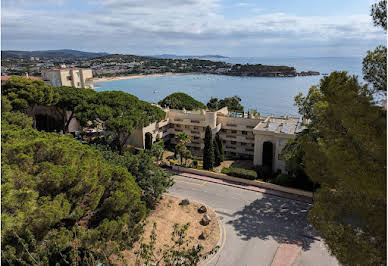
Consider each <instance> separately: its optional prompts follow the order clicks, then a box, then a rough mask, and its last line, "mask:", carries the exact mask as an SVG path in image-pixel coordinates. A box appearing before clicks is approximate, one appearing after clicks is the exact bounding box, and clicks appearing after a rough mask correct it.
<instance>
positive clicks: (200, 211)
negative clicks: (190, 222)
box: [198, 205, 207, 213]
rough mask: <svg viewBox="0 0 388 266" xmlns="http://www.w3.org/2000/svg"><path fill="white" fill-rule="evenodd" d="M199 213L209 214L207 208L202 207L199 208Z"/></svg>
mask: <svg viewBox="0 0 388 266" xmlns="http://www.w3.org/2000/svg"><path fill="white" fill-rule="evenodd" d="M198 212H199V213H205V212H207V209H206V206H204V205H202V206H201V207H199V208H198Z"/></svg>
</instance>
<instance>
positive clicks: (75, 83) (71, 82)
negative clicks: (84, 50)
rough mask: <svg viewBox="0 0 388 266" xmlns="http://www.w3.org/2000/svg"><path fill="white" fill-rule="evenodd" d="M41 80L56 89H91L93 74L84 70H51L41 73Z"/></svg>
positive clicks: (88, 70) (89, 70)
mask: <svg viewBox="0 0 388 266" xmlns="http://www.w3.org/2000/svg"><path fill="white" fill-rule="evenodd" d="M42 79H43V80H44V81H45V82H47V83H49V84H51V85H53V86H56V87H59V86H70V87H76V88H89V89H93V88H94V87H93V73H92V70H91V69H85V68H52V69H47V70H43V71H42Z"/></svg>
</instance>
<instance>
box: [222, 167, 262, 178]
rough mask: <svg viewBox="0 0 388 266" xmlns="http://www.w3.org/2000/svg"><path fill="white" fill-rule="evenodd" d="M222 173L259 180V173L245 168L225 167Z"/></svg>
mask: <svg viewBox="0 0 388 266" xmlns="http://www.w3.org/2000/svg"><path fill="white" fill-rule="evenodd" d="M221 173H223V174H227V175H230V176H235V177H240V178H244V179H249V180H255V179H257V173H256V172H255V171H253V170H247V169H243V168H234V167H229V168H227V167H224V168H222V170H221Z"/></svg>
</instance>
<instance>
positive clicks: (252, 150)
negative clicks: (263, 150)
mask: <svg viewBox="0 0 388 266" xmlns="http://www.w3.org/2000/svg"><path fill="white" fill-rule="evenodd" d="M245 150H246V151H253V149H245Z"/></svg>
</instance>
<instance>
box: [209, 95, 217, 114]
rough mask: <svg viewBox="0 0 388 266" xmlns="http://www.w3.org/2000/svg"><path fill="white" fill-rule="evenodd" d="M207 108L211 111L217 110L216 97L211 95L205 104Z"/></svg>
mask: <svg viewBox="0 0 388 266" xmlns="http://www.w3.org/2000/svg"><path fill="white" fill-rule="evenodd" d="M206 106H207V108H208V109H209V110H211V111H217V110H218V98H213V97H211V98H210V100H209V102H208V103H207V104H206Z"/></svg>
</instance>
